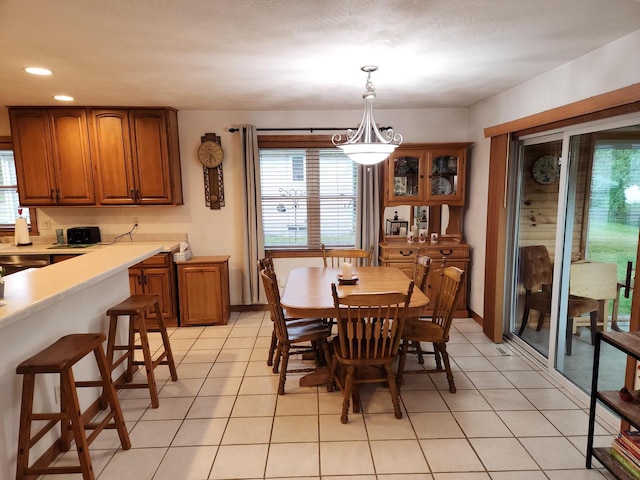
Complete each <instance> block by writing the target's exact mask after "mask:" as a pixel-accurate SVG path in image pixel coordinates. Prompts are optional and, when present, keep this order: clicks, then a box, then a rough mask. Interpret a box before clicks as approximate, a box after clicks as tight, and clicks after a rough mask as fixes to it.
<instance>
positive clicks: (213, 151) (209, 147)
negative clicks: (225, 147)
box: [198, 140, 224, 168]
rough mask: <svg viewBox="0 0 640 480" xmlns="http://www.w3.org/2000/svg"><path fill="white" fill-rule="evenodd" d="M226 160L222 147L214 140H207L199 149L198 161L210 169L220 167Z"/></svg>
mask: <svg viewBox="0 0 640 480" xmlns="http://www.w3.org/2000/svg"><path fill="white" fill-rule="evenodd" d="M223 158H224V153H223V151H222V146H221V145H220V144H219V143H217V142H214V141H213V140H205V141H204V142H202V143H201V144H200V146H199V147H198V160H200V163H202V165H204V166H205V167H208V168H215V167H218V166H220V164H221V163H222V160H223Z"/></svg>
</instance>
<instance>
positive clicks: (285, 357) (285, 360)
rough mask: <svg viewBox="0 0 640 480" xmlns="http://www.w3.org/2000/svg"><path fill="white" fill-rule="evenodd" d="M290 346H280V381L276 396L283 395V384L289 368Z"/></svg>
mask: <svg viewBox="0 0 640 480" xmlns="http://www.w3.org/2000/svg"><path fill="white" fill-rule="evenodd" d="M290 348H291V347H290V345H288V344H287V345H283V346H282V365H281V367H280V381H279V382H278V395H284V384H285V382H286V381H287V368H288V366H289V349H290Z"/></svg>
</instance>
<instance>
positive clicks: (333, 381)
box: [327, 356, 342, 392]
mask: <svg viewBox="0 0 640 480" xmlns="http://www.w3.org/2000/svg"><path fill="white" fill-rule="evenodd" d="M329 365H331V367H330V368H329V384H328V385H327V390H328V391H329V392H332V391H334V390H335V388H336V387H338V388H341V387H342V382H341V381H340V379H339V378H338V377H337V375H336V370H337V369H338V358H337V357H335V356H334V357H333V359H332V360H331V363H330V364H329ZM329 389H330V390H329Z"/></svg>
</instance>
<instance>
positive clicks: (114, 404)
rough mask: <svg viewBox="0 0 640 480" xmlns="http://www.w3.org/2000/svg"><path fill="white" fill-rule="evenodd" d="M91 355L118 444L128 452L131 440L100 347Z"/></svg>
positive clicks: (105, 359)
mask: <svg viewBox="0 0 640 480" xmlns="http://www.w3.org/2000/svg"><path fill="white" fill-rule="evenodd" d="M93 353H94V354H95V357H96V362H97V364H98V370H100V378H102V382H103V385H106V387H104V388H103V396H104V397H106V401H107V403H108V405H109V407H110V410H111V412H113V421H114V423H115V425H116V430H117V431H118V436H119V437H120V444H121V445H122V449H123V450H129V449H130V448H131V440H130V439H129V432H128V431H127V426H126V424H125V423H124V417H123V415H122V409H121V408H120V401H119V400H118V395H117V394H116V389H115V387H114V385H113V382H112V381H111V371H110V370H109V366H108V365H109V363H107V358H106V356H105V354H104V351H103V350H102V346H101V347H100V348H97V349H95V350H94V351H93Z"/></svg>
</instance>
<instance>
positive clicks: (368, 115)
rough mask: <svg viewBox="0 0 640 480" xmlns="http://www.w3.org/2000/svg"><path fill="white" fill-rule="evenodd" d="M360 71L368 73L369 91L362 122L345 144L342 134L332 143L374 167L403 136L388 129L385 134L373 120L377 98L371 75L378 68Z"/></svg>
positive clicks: (354, 159) (348, 132) (350, 155)
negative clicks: (374, 101)
mask: <svg viewBox="0 0 640 480" xmlns="http://www.w3.org/2000/svg"><path fill="white" fill-rule="evenodd" d="M360 70H362V71H363V72H366V73H367V83H366V88H367V90H366V91H365V92H364V93H363V94H362V98H364V115H363V116H362V122H361V123H360V126H359V127H358V130H356V131H355V132H354V131H353V130H352V129H348V130H347V133H346V139H345V141H344V142H342V134H340V133H336V134H335V135H333V137H332V138H331V141H332V142H333V144H334V145H335V146H336V147H339V148H340V149H342V151H343V152H344V153H345V154H346V155H347V156H348V157H349V158H350V159H351V160H353V161H354V162H356V163H360V164H363V165H373V164H375V163H380V162H382V161H383V160H385V159H386V158H387V157H388V156H389V155H390V154H391V153H392V152H393V151H394V150H395V149H396V147H397V146H398V145H400V144H401V143H402V135H400V134H399V133H394V132H393V129H392V128H388V129H386V130H385V132H384V133H382V132H380V130H378V126H377V125H376V121H375V119H374V118H373V99H374V98H376V89H375V87H374V86H373V83H371V73H372V72H375V71H376V70H378V67H376V66H375V65H366V66H364V67H362V68H361V69H360Z"/></svg>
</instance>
